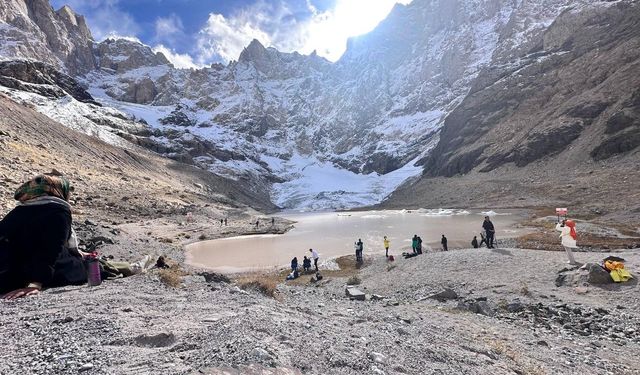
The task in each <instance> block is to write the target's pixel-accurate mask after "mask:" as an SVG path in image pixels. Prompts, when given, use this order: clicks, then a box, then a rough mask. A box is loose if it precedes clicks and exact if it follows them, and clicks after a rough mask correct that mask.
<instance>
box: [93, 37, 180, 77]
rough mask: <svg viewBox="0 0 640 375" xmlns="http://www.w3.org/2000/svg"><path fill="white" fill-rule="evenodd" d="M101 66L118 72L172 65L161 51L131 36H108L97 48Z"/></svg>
mask: <svg viewBox="0 0 640 375" xmlns="http://www.w3.org/2000/svg"><path fill="white" fill-rule="evenodd" d="M95 55H96V58H97V65H98V67H99V68H103V69H110V70H113V71H115V72H118V73H123V72H127V71H130V70H133V69H137V68H141V67H154V66H159V65H171V63H170V62H169V60H168V59H167V58H166V57H165V56H164V55H163V54H162V53H161V52H154V51H153V50H152V49H151V47H149V46H147V45H145V44H142V43H141V42H140V41H137V40H135V39H130V38H107V39H105V40H104V41H102V42H100V43H98V44H97V46H96V48H95Z"/></svg>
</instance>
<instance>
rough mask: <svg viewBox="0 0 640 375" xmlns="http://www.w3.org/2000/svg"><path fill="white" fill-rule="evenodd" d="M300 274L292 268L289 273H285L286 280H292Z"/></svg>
mask: <svg viewBox="0 0 640 375" xmlns="http://www.w3.org/2000/svg"><path fill="white" fill-rule="evenodd" d="M299 276H300V274H299V273H298V270H297V269H296V270H293V271H291V273H290V274H288V275H287V280H293V279H297V278H298V277H299Z"/></svg>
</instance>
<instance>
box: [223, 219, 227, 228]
mask: <svg viewBox="0 0 640 375" xmlns="http://www.w3.org/2000/svg"><path fill="white" fill-rule="evenodd" d="M224 226H225V227H226V226H227V218H226V217H225V218H224Z"/></svg>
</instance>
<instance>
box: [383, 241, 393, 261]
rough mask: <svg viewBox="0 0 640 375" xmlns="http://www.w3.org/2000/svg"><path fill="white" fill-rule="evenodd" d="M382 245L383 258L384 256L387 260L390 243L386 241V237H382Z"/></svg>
mask: <svg viewBox="0 0 640 375" xmlns="http://www.w3.org/2000/svg"><path fill="white" fill-rule="evenodd" d="M382 244H383V245H384V251H385V253H384V256H386V257H387V258H388V257H389V245H390V244H391V243H390V242H389V240H388V239H387V236H384V240H383V241H382Z"/></svg>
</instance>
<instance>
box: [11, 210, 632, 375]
mask: <svg viewBox="0 0 640 375" xmlns="http://www.w3.org/2000/svg"><path fill="white" fill-rule="evenodd" d="M193 220H194V221H193V222H189V223H183V222H181V221H179V218H171V219H170V220H169V219H167V221H166V222H165V223H162V222H161V220H149V221H147V222H143V223H141V224H139V225H135V224H121V225H118V226H111V225H102V224H99V225H91V224H86V223H85V224H82V225H81V226H80V227H81V228H80V229H81V232H83V233H85V235H93V236H98V235H105V236H110V237H111V238H110V239H112V240H113V242H114V244H113V245H105V246H104V247H103V252H104V253H105V254H110V253H111V254H114V255H115V256H116V258H129V259H133V258H135V257H136V256H139V255H140V254H144V253H145V252H146V253H153V254H155V255H157V254H160V253H168V255H169V256H170V257H171V258H172V259H174V260H177V261H178V262H177V263H178V264H177V265H176V264H174V270H175V274H176V275H184V276H182V277H181V281H180V279H178V282H177V284H176V285H177V287H174V286H171V285H168V284H172V279H171V277H168V275H167V273H166V271H159V270H155V269H154V270H151V271H150V272H148V273H147V274H145V275H140V276H133V277H130V278H124V279H116V280H112V281H107V282H105V283H103V284H102V285H101V286H98V287H93V288H89V287H87V286H80V287H65V288H59V289H51V290H47V291H44V292H43V293H41V294H40V295H38V296H35V297H31V298H27V299H23V300H18V301H13V302H7V301H2V302H0V310H1V311H2V314H1V315H0V334H1V335H2V337H3V340H2V342H1V343H0V374H15V373H23V374H76V373H78V372H79V371H81V372H82V373H87V374H159V373H161V374H302V373H304V374H383V373H386V374H429V373H434V374H440V373H441V374H445V373H455V374H513V373H516V374H575V373H584V374H608V373H615V374H640V370H639V369H640V361H639V360H638V358H640V297H639V294H638V287H637V281H631V282H628V283H625V284H621V285H611V286H607V287H595V286H589V285H586V286H585V285H582V283H581V282H580V280H581V279H579V278H578V277H576V278H575V280H574V282H567V283H565V284H567V285H562V286H559V287H558V286H556V280H557V278H558V275H559V271H562V269H563V268H564V267H565V263H564V262H565V260H566V259H565V256H564V254H563V253H562V252H557V251H534V250H522V249H515V248H503V249H496V250H489V249H480V250H476V249H458V250H452V251H449V252H434V253H427V254H424V255H422V256H418V257H415V258H410V259H403V258H402V257H397V258H396V261H395V262H393V263H388V262H386V260H385V259H384V258H373V257H369V258H368V259H367V264H368V265H367V266H366V267H364V268H362V269H361V270H360V271H359V273H358V279H359V280H355V279H351V281H352V282H354V280H355V282H358V281H361V284H360V285H357V286H356V287H357V288H359V289H361V290H362V291H364V292H365V293H367V294H377V295H380V296H381V297H382V298H381V299H380V300H375V299H368V300H366V301H356V300H350V299H349V298H347V297H346V296H345V285H346V283H347V281H348V279H349V277H348V276H349V275H352V274H353V273H348V272H347V273H344V274H340V273H335V274H332V275H330V276H329V277H326V278H325V279H324V280H322V281H321V282H319V283H309V282H307V281H306V280H308V279H309V278H310V276H303V278H301V279H298V280H296V281H297V282H296V283H295V284H292V285H287V284H285V283H284V282H282V283H281V284H280V285H277V287H276V292H275V298H272V297H269V296H265V295H264V290H263V291H262V292H261V291H260V290H258V289H255V288H252V287H251V286H250V285H251V284H246V283H245V282H237V283H236V282H230V283H227V282H224V280H223V279H224V278H220V277H216V275H213V274H206V273H205V274H200V271H199V270H195V269H188V268H187V269H186V270H185V271H179V268H180V263H181V261H182V258H181V255H180V247H179V246H178V244H179V243H180V242H188V241H189V240H190V239H189V238H186V236H196V235H198V236H199V234H200V233H201V232H199V231H197V230H196V229H197V228H205V229H206V231H207V232H206V233H207V234H206V237H208V238H215V237H217V236H225V235H232V234H239V233H242V232H243V231H246V230H247V229H248V228H250V226H249V225H248V221H247V220H245V219H242V220H240V219H237V220H235V218H234V217H232V220H231V223H235V224H231V223H230V226H229V227H220V226H219V224H218V226H216V225H211V223H210V222H208V221H204V220H205V218H203V217H199V216H196V217H194V218H193ZM245 222H246V223H247V224H245ZM289 224H290V223H285V222H278V228H280V229H282V230H286V227H287V226H288V225H289ZM114 229H115V231H114ZM192 230H193V231H192ZM110 233H111V234H110ZM113 233H117V234H113ZM171 242H173V243H171ZM614 252H615V255H617V256H621V257H623V258H625V259H626V260H627V263H626V264H627V267H628V268H629V269H630V270H631V271H632V272H635V273H637V272H638V270H640V253H639V252H637V251H634V250H620V251H614ZM606 256H607V254H605V253H602V252H579V253H577V254H576V258H577V259H578V260H579V261H581V262H599V261H601V260H602V259H603V258H604V257H606ZM575 272H578V271H566V270H565V271H564V273H563V274H570V275H573V274H574V273H575ZM169 276H170V275H169ZM568 280H571V278H570V277H569V278H568ZM174 281H175V280H174ZM246 285H249V287H246ZM256 285H258V286H259V285H260V283H259V282H258V283H257V284H256ZM241 287H242V288H241ZM444 288H451V289H452V290H453V291H454V292H455V295H454V296H448V298H452V299H446V300H442V301H438V300H437V299H432V298H428V297H429V296H430V295H432V294H433V293H437V292H440V291H442V290H444ZM453 297H455V298H453ZM472 311H475V312H472Z"/></svg>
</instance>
